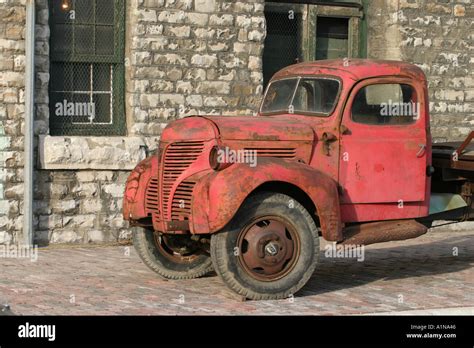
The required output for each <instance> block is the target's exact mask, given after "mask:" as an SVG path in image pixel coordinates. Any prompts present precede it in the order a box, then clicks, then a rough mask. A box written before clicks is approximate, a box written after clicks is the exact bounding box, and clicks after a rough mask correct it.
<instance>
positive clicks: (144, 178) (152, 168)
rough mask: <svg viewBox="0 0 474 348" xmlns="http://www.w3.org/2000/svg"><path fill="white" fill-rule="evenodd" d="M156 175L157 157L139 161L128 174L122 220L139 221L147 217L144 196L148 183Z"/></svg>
mask: <svg viewBox="0 0 474 348" xmlns="http://www.w3.org/2000/svg"><path fill="white" fill-rule="evenodd" d="M157 175H158V156H157V155H153V156H150V157H148V158H146V159H144V160H143V161H141V162H140V163H139V164H138V165H137V166H136V167H135V169H134V170H133V171H132V172H131V173H130V175H129V177H128V179H127V183H126V185H125V194H124V197H123V212H122V213H123V218H124V220H140V219H143V218H145V217H147V216H148V214H147V212H146V209H145V196H146V189H147V187H148V182H149V181H150V179H151V178H152V177H153V176H157Z"/></svg>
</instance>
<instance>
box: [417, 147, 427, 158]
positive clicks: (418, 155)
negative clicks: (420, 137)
mask: <svg viewBox="0 0 474 348" xmlns="http://www.w3.org/2000/svg"><path fill="white" fill-rule="evenodd" d="M418 146H419V147H420V150H419V151H418V152H417V154H416V157H418V158H420V157H423V155H424V154H425V152H426V145H425V144H420V145H418Z"/></svg>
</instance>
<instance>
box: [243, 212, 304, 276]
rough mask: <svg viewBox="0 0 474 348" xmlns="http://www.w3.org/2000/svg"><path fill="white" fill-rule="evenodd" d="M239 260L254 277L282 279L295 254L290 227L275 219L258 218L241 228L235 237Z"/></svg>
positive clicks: (295, 236) (293, 233)
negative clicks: (238, 249)
mask: <svg viewBox="0 0 474 348" xmlns="http://www.w3.org/2000/svg"><path fill="white" fill-rule="evenodd" d="M238 243H239V248H240V250H241V251H242V252H241V253H240V255H239V260H240V262H241V264H242V265H243V266H244V269H245V270H246V271H247V272H248V273H249V274H250V275H251V276H252V277H254V278H257V279H259V280H264V281H274V280H277V279H279V278H281V277H283V276H285V275H286V274H287V273H288V272H289V271H291V269H292V268H293V266H294V264H295V260H296V259H297V256H298V254H299V244H298V243H299V240H298V237H297V234H296V232H295V231H294V229H293V227H292V226H291V225H290V224H289V223H288V222H286V221H284V220H283V219H280V218H277V217H268V218H260V219H258V220H257V221H256V222H253V223H252V224H250V225H249V226H248V227H247V228H244V229H243V230H242V232H241V233H240V235H239V238H238Z"/></svg>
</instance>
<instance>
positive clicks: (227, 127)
mask: <svg viewBox="0 0 474 348" xmlns="http://www.w3.org/2000/svg"><path fill="white" fill-rule="evenodd" d="M205 118H206V119H208V120H210V121H212V122H213V123H214V124H215V125H216V126H217V128H218V130H219V134H220V136H221V138H222V139H223V140H248V141H291V140H293V141H294V140H301V141H312V140H313V139H314V133H313V130H312V129H311V128H310V127H308V126H307V125H305V124H302V123H299V122H296V121H293V120H289V119H288V118H286V119H278V118H276V117H253V116H240V117H225V116H211V117H205Z"/></svg>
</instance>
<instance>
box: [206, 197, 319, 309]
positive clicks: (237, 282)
mask: <svg viewBox="0 0 474 348" xmlns="http://www.w3.org/2000/svg"><path fill="white" fill-rule="evenodd" d="M290 202H291V203H292V205H291V204H289V203H290ZM290 205H291V207H290ZM268 216H275V217H277V218H278V219H284V220H286V221H287V222H288V223H289V224H290V225H286V226H289V227H290V228H292V229H293V230H294V231H296V233H297V238H295V239H298V240H299V253H298V256H295V258H296V259H295V261H293V268H291V269H289V270H288V271H287V272H288V273H287V274H284V275H283V276H281V278H279V279H277V278H275V279H276V280H266V281H262V280H259V279H256V277H255V276H254V275H251V274H250V273H251V272H250V273H249V271H248V270H246V269H245V268H246V266H243V263H242V261H241V259H239V256H235V254H234V251H235V249H234V248H236V245H240V244H239V243H240V242H239V240H241V238H242V237H239V236H241V235H242V233H246V232H244V231H248V228H249V227H248V226H252V223H253V222H254V221H258V219H259V218H260V217H268ZM253 226H255V225H253ZM252 228H253V227H252ZM285 230H286V231H288V229H287V228H286V227H285ZM259 233H260V232H257V235H258V234H259ZM286 233H288V232H286ZM254 236H255V233H254ZM257 245H260V244H257ZM259 247H260V246H259ZM265 250H266V249H265ZM292 250H294V249H292ZM246 252H248V251H246ZM318 256H319V235H318V229H317V227H316V224H315V222H314V220H313V218H312V217H311V216H310V214H309V213H308V212H307V211H306V209H305V208H304V207H303V206H302V205H301V204H300V203H298V202H296V201H295V200H293V199H292V198H291V197H289V196H286V195H283V194H276V193H269V192H263V193H258V194H255V195H253V196H250V197H249V198H248V199H247V200H246V202H244V204H243V205H242V207H241V208H240V209H239V211H238V212H237V214H236V215H235V217H234V218H233V219H232V221H231V222H230V223H229V224H228V225H227V226H226V227H225V228H224V230H223V231H221V232H219V233H218V234H215V235H213V236H212V238H211V257H212V261H213V264H214V269H215V270H216V272H217V274H218V275H219V276H220V277H221V278H222V280H223V281H224V283H225V284H226V285H227V286H228V287H229V288H230V289H231V290H233V291H234V292H236V293H237V294H239V295H241V296H243V297H245V298H248V299H251V300H275V299H283V298H289V297H291V296H293V295H294V294H295V293H296V292H297V291H299V290H300V289H301V288H302V287H303V286H304V285H305V284H306V283H307V281H308V280H309V279H310V277H311V275H312V274H313V272H314V270H315V268H316V265H317V260H318ZM242 257H243V256H242ZM285 267H287V266H285ZM257 278H258V277H257Z"/></svg>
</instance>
